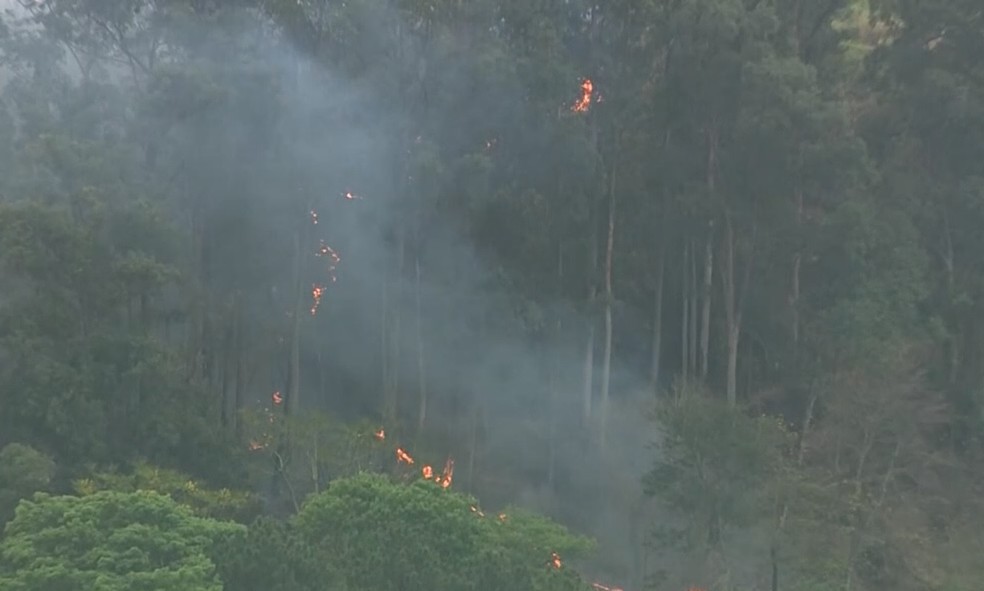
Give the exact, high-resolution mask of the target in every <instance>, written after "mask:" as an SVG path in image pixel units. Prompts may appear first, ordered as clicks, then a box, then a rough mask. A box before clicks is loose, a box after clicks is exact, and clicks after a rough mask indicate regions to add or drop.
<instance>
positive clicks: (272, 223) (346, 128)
mask: <svg viewBox="0 0 984 591" xmlns="http://www.w3.org/2000/svg"><path fill="white" fill-rule="evenodd" d="M360 16H364V17H365V18H364V19H362V20H360V21H358V22H356V23H355V24H353V23H351V22H350V23H348V24H349V25H352V27H353V29H352V30H347V33H346V34H349V35H357V36H358V38H359V39H363V38H364V39H366V40H367V41H365V44H368V45H371V44H373V43H375V44H377V45H386V46H391V45H394V46H398V49H399V52H400V53H401V58H400V59H401V63H403V64H417V68H416V70H415V71H411V72H409V73H407V72H404V71H402V70H400V69H399V68H395V69H394V68H393V66H392V64H371V63H361V62H360V61H359V60H360V59H362V58H364V56H360V55H358V54H357V55H354V56H346V59H345V60H338V61H337V62H336V63H335V64H334V66H331V65H328V64H330V63H331V62H330V60H324V59H318V60H316V61H315V60H312V59H311V58H310V57H309V56H308V55H307V54H306V53H304V52H302V51H300V50H298V49H297V48H295V47H293V46H292V45H291V44H289V43H287V42H285V41H284V39H283V38H281V37H280V36H279V35H275V34H273V33H272V31H274V29H275V27H274V26H273V24H272V23H270V22H268V21H265V20H264V19H262V18H261V17H259V16H258V15H256V14H252V16H251V18H249V19H245V18H242V15H240V18H236V19H228V20H222V21H219V20H217V21H216V22H215V23H213V24H212V25H213V26H211V28H209V27H204V29H205V30H203V27H202V26H190V25H189V24H187V23H183V22H178V21H175V24H174V25H173V30H169V31H166V33H167V36H173V38H174V39H177V40H179V41H176V42H175V47H177V46H178V44H179V42H180V43H183V46H184V47H194V50H193V51H190V52H188V54H187V55H184V54H182V55H179V56H177V57H178V58H180V62H181V63H180V64H177V65H171V64H169V63H163V64H161V65H160V66H159V67H158V69H157V71H156V73H155V74H154V75H153V76H145V75H142V74H139V73H138V74H137V75H134V73H133V71H132V70H131V68H128V67H123V66H112V67H105V68H102V69H101V70H99V71H96V70H94V71H93V72H92V73H91V76H92V79H91V80H90V83H95V82H93V81H96V82H98V83H99V84H108V85H114V86H116V87H118V88H120V89H123V90H125V91H126V92H128V93H130V96H132V97H135V98H134V100H133V103H132V104H131V105H129V108H128V111H129V112H131V113H133V114H134V116H135V117H136V118H137V121H136V125H135V126H134V129H135V130H137V132H138V134H142V135H140V138H139V143H141V144H143V148H144V152H145V153H144V154H142V155H141V156H142V158H143V160H144V163H143V164H142V166H146V167H147V168H149V169H152V170H153V171H154V173H155V174H156V175H157V176H159V177H160V178H166V179H169V182H168V184H166V186H165V187H164V188H163V189H161V190H160V192H162V193H165V194H166V198H167V199H170V200H171V203H173V204H174V211H175V212H176V216H175V217H176V224H178V225H179V226H182V227H185V228H191V231H192V233H193V235H196V236H199V237H201V239H202V240H204V241H206V242H207V244H205V245H204V246H203V247H202V251H203V253H204V254H203V256H202V259H201V260H199V261H193V262H192V265H193V266H200V268H199V271H200V276H201V279H200V280H201V282H202V283H203V284H204V286H203V287H205V288H206V289H207V290H208V292H209V293H211V294H213V296H212V297H213V300H214V301H213V305H215V306H216V307H221V305H222V303H223V302H224V301H225V300H226V298H230V299H231V298H233V297H234V296H237V297H241V298H243V299H244V300H245V304H244V310H245V313H246V314H247V315H248V320H249V322H248V323H247V324H248V327H249V328H248V335H247V340H249V343H250V344H249V350H250V351H251V352H252V354H253V356H254V358H255V359H256V360H258V361H257V367H255V368H253V369H254V370H255V375H254V377H253V379H252V380H251V381H250V382H249V384H248V386H249V391H248V392H247V399H248V400H252V399H259V400H267V399H268V397H269V393H270V392H271V391H273V390H281V389H283V383H284V372H285V369H284V366H285V363H283V359H285V358H286V351H287V346H286V345H285V344H283V343H281V342H279V341H278V340H277V336H278V335H279V336H280V337H283V336H284V334H285V330H286V328H285V327H287V326H288V325H289V322H288V315H289V313H291V311H292V310H293V298H294V295H295V292H294V286H293V272H292V265H293V261H294V260H295V257H296V255H295V253H294V250H293V249H294V244H295V239H296V243H297V245H298V246H299V248H300V249H301V253H302V256H301V257H300V260H301V265H302V269H301V275H302V281H301V284H302V289H304V290H307V289H308V287H309V286H314V285H323V286H324V287H325V294H324V296H323V299H322V301H321V304H320V307H319V309H318V311H317V315H314V316H310V315H308V314H307V313H306V310H307V308H308V306H309V303H310V302H309V301H308V300H305V301H304V303H303V305H302V311H304V312H305V315H304V317H303V318H302V319H301V323H302V347H301V350H302V358H301V372H302V374H301V380H300V391H301V394H300V398H301V406H300V407H301V409H302V410H303V411H310V410H327V411H330V412H332V413H334V414H337V415H340V416H345V417H351V418H356V417H359V418H365V417H369V418H372V419H374V420H380V419H381V417H380V416H379V414H378V412H379V408H380V407H381V406H382V396H383V392H384V390H385V389H386V388H387V387H389V386H387V384H385V383H383V379H382V377H381V375H380V374H381V369H380V368H381V367H382V366H383V364H384V357H386V359H385V364H386V366H387V372H388V375H389V377H390V378H392V377H393V376H394V375H396V376H398V377H397V378H396V380H395V384H396V390H397V400H398V402H399V406H400V410H401V413H400V415H401V416H403V417H411V419H410V420H409V421H407V422H408V423H410V424H409V425H408V424H404V425H401V426H390V425H386V427H387V431H388V432H392V431H396V432H399V430H400V428H401V427H402V431H403V433H404V435H405V436H407V437H409V434H410V433H412V431H413V429H412V426H413V425H412V423H413V422H414V421H416V416H417V412H418V408H419V405H420V400H419V397H420V395H421V393H420V384H421V382H423V384H424V385H425V390H426V395H427V414H426V417H425V425H424V427H425V428H424V436H423V438H422V440H421V441H420V442H419V444H420V445H422V446H430V447H434V448H438V447H441V446H443V447H441V449H446V451H447V452H448V453H450V454H452V455H453V456H454V457H455V458H457V459H458V463H457V466H458V469H457V472H456V476H457V478H456V486H457V487H464V488H466V489H468V490H470V491H471V492H474V493H475V494H477V495H478V496H479V497H480V498H482V499H483V501H484V502H485V503H486V504H487V505H489V506H490V507H494V506H502V505H505V504H507V503H519V504H522V505H526V506H528V507H530V508H533V509H536V510H539V511H542V512H544V513H546V514H548V515H551V516H553V517H556V518H557V519H559V520H561V521H563V522H565V523H567V524H569V525H570V526H571V527H572V528H574V529H575V530H577V531H580V532H583V533H586V534H588V535H592V536H594V537H596V538H597V539H598V540H599V554H600V556H601V559H600V560H599V561H598V562H597V565H598V566H596V568H597V569H598V570H600V571H603V572H599V573H598V574H599V575H603V576H605V577H606V578H607V579H611V580H613V581H618V582H619V583H620V584H622V583H624V584H623V585H622V586H628V585H629V584H630V583H635V584H638V583H639V580H640V578H641V571H640V568H641V566H640V564H641V559H640V551H641V550H640V545H641V540H642V538H643V537H644V536H645V535H646V534H647V533H648V532H647V531H646V529H647V525H646V524H645V522H644V519H645V517H646V516H647V515H648V513H647V511H646V509H645V503H644V501H643V499H642V497H641V490H640V480H641V477H642V475H643V474H644V473H645V472H646V471H647V470H648V469H649V467H650V462H651V457H650V451H649V447H648V443H649V441H650V440H651V438H652V433H653V426H652V424H651V423H650V421H649V419H648V411H649V408H648V406H649V403H650V401H651V399H652V394H651V392H650V387H649V385H648V378H647V377H646V376H645V375H643V373H642V372H640V370H639V367H640V366H639V364H638V363H637V360H639V359H643V358H645V355H643V354H641V353H640V351H639V350H638V349H639V348H644V347H647V346H648V343H647V342H646V341H645V339H640V338H636V339H635V340H634V341H633V340H628V339H625V338H622V336H621V335H620V334H617V335H616V352H615V353H616V354H615V357H614V360H613V370H612V380H611V384H612V388H611V392H612V399H611V408H610V412H609V425H608V428H607V445H606V446H605V449H604V450H603V451H602V450H599V448H598V446H597V445H596V439H597V427H596V424H595V423H594V421H591V422H588V423H587V424H586V423H585V420H584V417H583V416H582V402H583V401H582V396H583V383H582V377H583V366H584V356H585V338H586V337H585V327H586V325H587V323H586V320H587V319H586V317H585V316H584V313H583V311H580V306H579V304H578V303H577V302H572V301H567V300H562V299H559V298H554V300H553V301H545V300H544V299H543V298H540V299H538V300H536V301H533V298H532V297H528V298H523V297H521V296H520V295H519V293H520V291H521V290H520V289H519V288H525V287H527V286H525V285H524V284H523V278H521V277H517V276H515V274H511V273H509V272H507V271H504V269H505V268H520V267H522V266H523V264H522V263H524V261H523V260H522V257H524V256H525V254H526V253H525V251H524V250H523V248H524V246H523V245H524V244H527V245H528V244H529V242H526V241H530V240H531V239H532V238H536V237H535V236H531V232H532V231H534V230H535V228H534V227H532V226H530V225H529V224H528V223H526V225H522V224H523V222H521V221H519V220H517V221H516V222H515V224H516V226H513V225H512V224H513V222H511V221H510V220H509V219H508V218H506V219H505V221H504V222H503V221H501V220H502V217H501V216H500V217H499V218H497V219H499V220H500V222H499V225H498V226H495V225H493V226H492V227H494V228H496V231H495V232H494V233H493V236H492V237H493V238H500V239H502V238H505V237H510V238H511V237H516V238H517V239H518V240H522V241H524V242H523V243H522V244H518V245H514V246H509V245H507V246H505V247H503V248H501V249H499V250H498V251H497V250H495V249H491V248H488V247H487V245H486V244H485V243H484V242H483V243H482V245H481V246H480V243H479V242H478V241H477V240H476V237H479V236H481V237H484V238H488V233H487V232H488V229H487V227H478V225H477V224H476V223H475V222H474V220H476V219H479V220H484V221H485V222H487V221H488V220H487V217H488V215H487V212H488V211H490V210H493V209H495V208H496V207H500V205H501V204H503V203H505V204H506V205H507V206H508V207H507V208H506V210H505V211H507V212H517V211H520V210H521V209H522V208H525V207H535V206H537V204H536V203H535V202H534V201H535V197H534V196H533V195H532V194H531V193H530V192H529V189H530V188H531V187H532V186H533V184H534V182H538V181H536V180H535V179H533V178H530V179H526V178H523V176H522V174H524V171H525V170H527V169H525V168H516V167H514V166H512V165H510V168H503V167H502V166H497V165H496V160H495V154H490V153H489V150H490V146H489V145H488V142H489V141H490V140H491V139H495V140H496V141H495V150H496V151H499V152H501V151H509V150H515V151H516V152H517V153H520V154H524V155H530V154H533V153H535V152H536V151H537V150H538V149H542V148H546V150H553V149H554V148H556V149H557V150H558V151H559V150H573V151H576V150H578V149H579V148H578V147H570V146H563V145H556V146H549V145H548V146H531V145H529V144H525V145H516V144H510V141H511V140H514V141H519V140H520V139H521V138H522V134H521V133H520V132H519V131H518V128H519V127H521V126H522V125H524V122H526V121H529V120H530V118H531V117H535V113H534V112H533V111H532V110H531V109H530V107H529V105H528V104H527V103H525V102H524V101H523V99H522V96H521V94H520V93H517V92H516V91H515V90H516V89H515V88H513V87H510V86H509V85H507V84H502V85H500V86H499V87H497V86H496V84H497V81H498V80H499V78H496V77H495V76H494V75H491V74H490V75H489V76H490V77H487V78H483V73H485V74H487V71H486V70H483V68H482V67H481V64H482V58H481V56H477V55H471V54H469V53H468V51H469V50H470V48H469V47H468V42H467V41H464V40H461V41H454V40H447V39H444V40H442V43H444V44H445V46H444V47H443V48H442V49H441V50H439V51H438V50H433V49H432V50H429V51H430V53H428V52H424V51H422V50H420V48H419V47H417V46H415V45H413V44H409V43H408V44H403V43H402V40H401V39H400V38H397V37H394V35H395V34H396V31H397V30H400V29H413V28H414V26H415V24H414V23H409V22H403V23H400V17H399V16H398V15H394V14H384V13H379V12H375V13H373V14H371V15H368V16H366V15H365V14H362V13H360ZM257 23H259V24H257ZM394 26H395V27H396V28H394ZM219 31H225V34H223V35H219V34H218V33H219ZM360 49H363V50H365V52H366V55H369V56H370V57H373V56H375V57H378V56H379V55H386V54H387V53H386V52H376V53H373V52H374V51H376V50H378V49H379V47H369V48H365V47H360ZM175 51H176V52H177V51H178V50H175ZM356 53H358V52H356ZM428 60H430V63H429V62H428ZM442 60H443V61H442ZM177 61H178V59H176V60H175V62H177ZM435 61H436V62H438V63H434V62H435ZM353 62H354V63H353ZM469 64H470V65H469ZM387 68H390V69H389V70H387ZM75 74H76V75H77V74H78V72H75ZM505 77H506V76H505V75H503V78H505ZM407 79H409V82H408V81H407ZM579 84H580V81H579V80H577V79H572V81H571V95H572V97H573V98H576V97H577V95H578V92H579ZM381 88H382V89H387V88H389V89H393V92H392V93H390V92H380V89H381ZM461 122H465V123H468V124H470V125H462V124H461ZM459 126H460V127H461V129H458V127H459ZM430 134H434V136H440V137H431V135H430ZM545 158H546V159H549V158H550V156H549V155H546V156H545ZM504 160H506V161H509V162H513V161H514V160H511V159H509V158H504ZM534 168H535V167H534V166H530V168H529V170H533V169H534ZM476 171H477V172H476ZM483 171H484V174H483ZM531 174H532V173H531ZM577 174H579V175H581V174H584V172H583V171H577ZM464 181H467V182H464ZM493 189H494V190H493ZM349 191H351V192H353V193H355V194H356V195H359V196H360V197H361V198H360V199H355V200H350V199H346V198H345V197H344V194H345V193H346V192H349ZM588 191H590V189H588ZM572 207H576V206H572ZM311 210H313V211H315V212H316V213H317V216H318V223H317V224H316V225H315V224H313V223H312V221H311V218H310V214H309V212H310V211H311ZM476 212H477V213H478V214H481V215H475V214H476ZM483 216H484V217H483ZM320 240H323V241H324V243H325V244H327V245H328V246H330V247H331V248H332V249H333V250H334V251H336V252H337V253H338V254H339V256H340V262H339V263H338V265H337V269H336V270H335V272H334V274H335V276H337V281H335V282H332V281H331V279H330V277H329V276H328V274H327V273H326V271H325V267H324V261H323V260H321V259H319V258H318V257H316V256H315V252H316V250H317V248H318V245H319V241H320ZM582 242H583V241H582ZM578 248H582V249H583V248H586V246H585V245H583V244H579V245H578ZM502 252H510V253H513V255H512V256H515V257H517V259H519V260H503V258H502V256H503V255H502ZM401 259H402V260H401ZM531 274H533V273H531ZM541 279H543V281H544V282H547V281H548V280H547V279H546V278H541ZM526 291H527V292H532V291H533V290H531V289H529V290H526ZM418 308H419V315H418ZM634 314H635V315H638V317H633V316H634ZM643 316H644V315H643V314H641V313H640V312H635V313H633V312H632V311H631V310H622V309H620V321H624V322H626V323H630V324H635V325H638V324H640V321H639V317H643ZM397 323H398V325H399V328H398V329H397V328H396V325H397ZM186 328H187V329H188V330H191V327H190V326H188V327H186ZM384 333H386V334H387V335H388V337H387V338H388V339H389V340H385V339H384V337H383V334H384ZM599 333H600V330H599ZM558 335H559V337H560V338H558ZM597 344H598V345H599V346H598V348H597V353H596V356H595V361H596V367H595V388H594V392H595V395H594V400H593V401H592V404H593V407H594V408H593V409H592V411H593V416H594V417H595V418H596V417H597V413H598V404H599V401H598V399H597V391H598V388H597V381H598V380H599V378H600V366H601V364H600V358H601V348H600V344H601V339H598V343H597ZM420 350H422V351H423V364H422V365H423V368H424V375H423V379H421V376H420V374H419V367H420V365H421V364H420V360H419V358H418V353H419V351H420ZM384 351H386V352H385V353H384ZM621 360H631V361H632V363H631V364H627V363H623V362H622V361H621Z"/></svg>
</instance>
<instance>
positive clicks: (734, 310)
mask: <svg viewBox="0 0 984 591" xmlns="http://www.w3.org/2000/svg"><path fill="white" fill-rule="evenodd" d="M736 240H737V238H736V236H735V230H734V224H733V222H732V219H731V214H730V212H728V211H725V215H724V241H723V242H724V243H723V245H722V246H723V249H724V257H723V259H724V260H723V264H722V267H721V289H722V291H723V292H724V293H723V295H724V315H725V325H726V332H727V350H728V365H727V382H726V383H727V387H726V393H727V399H728V404H729V405H730V406H735V405H736V404H737V403H738V392H737V391H738V345H739V341H740V338H741V321H742V309H743V307H744V306H743V304H744V299H745V294H746V292H747V291H748V283H749V280H750V279H751V271H752V257H751V256H748V257H746V258H747V260H746V261H745V265H744V267H745V268H744V273H743V276H742V277H741V285H737V281H738V278H737V271H736V268H735V266H736V262H735V258H736V253H735V251H736V250H737V244H736ZM753 240H754V230H753Z"/></svg>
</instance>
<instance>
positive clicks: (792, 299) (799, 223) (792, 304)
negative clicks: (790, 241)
mask: <svg viewBox="0 0 984 591" xmlns="http://www.w3.org/2000/svg"><path fill="white" fill-rule="evenodd" d="M796 228H797V230H798V231H797V234H801V233H802V230H803V190H802V189H801V188H799V187H797V188H796ZM802 262H803V251H802V248H800V247H799V245H797V247H796V251H795V252H793V273H792V275H793V276H792V282H791V285H790V288H789V308H790V312H791V313H792V323H791V324H792V327H791V331H792V334H791V336H792V339H793V345H794V346H797V345H799V342H800V305H799V301H800V268H801V266H802Z"/></svg>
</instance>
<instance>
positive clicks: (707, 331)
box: [700, 126, 718, 380]
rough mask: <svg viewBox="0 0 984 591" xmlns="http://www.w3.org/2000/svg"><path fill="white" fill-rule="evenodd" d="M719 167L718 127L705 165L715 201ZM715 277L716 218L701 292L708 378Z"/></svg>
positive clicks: (703, 363)
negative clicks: (712, 289) (712, 291)
mask: <svg viewBox="0 0 984 591" xmlns="http://www.w3.org/2000/svg"><path fill="white" fill-rule="evenodd" d="M717 167H718V133H717V128H716V127H714V126H711V127H709V128H708V129H707V163H706V166H705V176H706V179H705V183H706V185H707V193H708V197H710V199H711V200H712V201H713V200H714V198H715V192H716V190H717ZM713 278H714V220H713V219H712V220H709V222H708V226H707V243H706V244H705V247H704V289H703V292H702V293H701V299H702V300H703V304H704V309H703V311H702V312H703V313H702V314H701V334H700V377H701V379H702V380H706V379H707V372H708V351H709V349H710V344H711V288H712V283H713Z"/></svg>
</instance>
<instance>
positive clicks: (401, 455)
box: [396, 447, 413, 465]
mask: <svg viewBox="0 0 984 591" xmlns="http://www.w3.org/2000/svg"><path fill="white" fill-rule="evenodd" d="M396 461H397V462H401V463H403V464H411V465H412V464H413V457H411V456H410V454H408V453H407V452H406V451H404V449H403V448H402V447H398V448H396Z"/></svg>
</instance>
